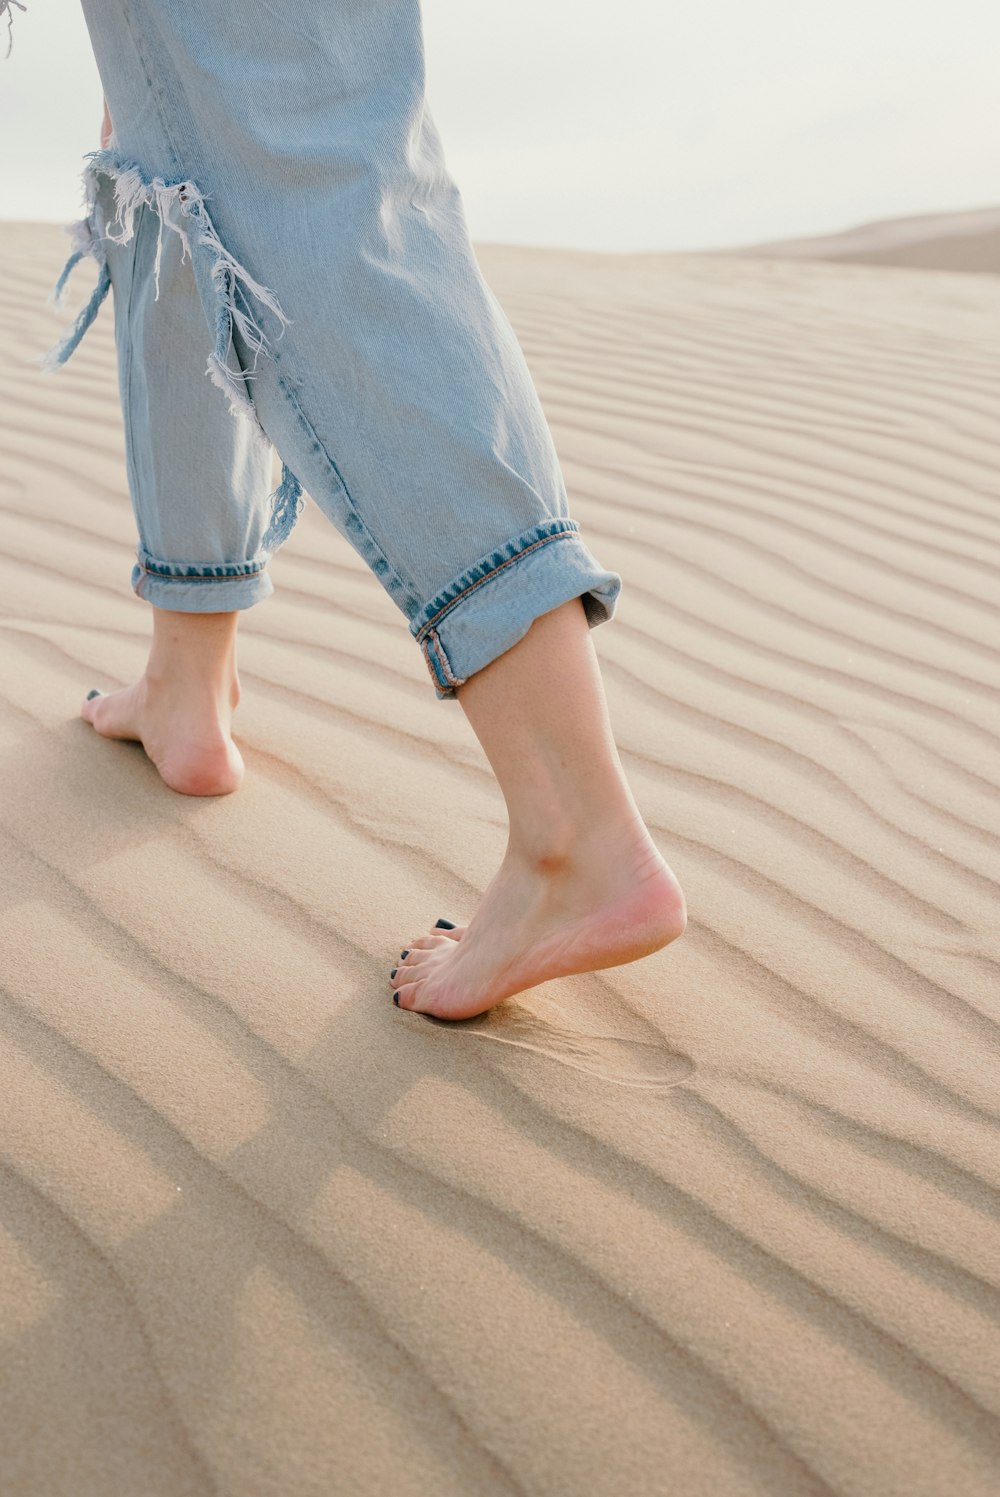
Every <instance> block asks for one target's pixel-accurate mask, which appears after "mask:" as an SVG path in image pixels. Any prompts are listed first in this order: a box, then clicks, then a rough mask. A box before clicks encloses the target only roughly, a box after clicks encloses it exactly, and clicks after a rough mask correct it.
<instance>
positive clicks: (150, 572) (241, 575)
mask: <svg viewBox="0 0 1000 1497" xmlns="http://www.w3.org/2000/svg"><path fill="white" fill-rule="evenodd" d="M136 566H137V567H138V568H139V569H140V571H142V572H145V573H146V576H147V577H158V578H159V580H160V581H161V582H243V581H245V580H246V578H248V577H260V576H262V575H263V574H264V572H266V571H267V564H266V563H261V564H260V565H259V566H254V567H253V568H252V569H251V570H249V571H244V572H223V573H221V574H216V575H214V576H213V575H212V574H211V573H209V572H160V571H157V569H156V567H148V566H147V565H146V563H145V562H144V561H140V560H139V559H138V558H136Z"/></svg>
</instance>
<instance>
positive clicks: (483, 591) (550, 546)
mask: <svg viewBox="0 0 1000 1497" xmlns="http://www.w3.org/2000/svg"><path fill="white" fill-rule="evenodd" d="M621 587H622V579H621V577H620V576H619V575H618V573H617V572H608V571H605V570H604V568H603V567H601V566H599V565H598V563H597V561H596V560H595V559H594V557H593V556H592V555H591V553H590V551H589V550H588V548H587V546H586V545H585V544H584V542H583V540H582V538H581V536H580V527H579V525H578V524H577V522H576V521H575V520H571V519H569V518H568V517H560V518H558V519H553V520H543V521H542V522H541V523H540V524H538V525H535V526H533V527H532V528H531V529H530V530H526V531H524V532H523V533H522V534H521V535H519V536H515V537H514V539H513V540H510V541H507V542H505V544H504V545H503V546H500V547H498V548H497V549H496V550H495V551H492V552H491V553H490V554H489V555H488V556H484V557H483V558H482V559H481V560H480V561H478V562H476V564H475V565H474V566H472V567H470V568H469V569H468V570H467V571H465V572H463V573H462V574H461V575H460V576H459V577H456V578H454V579H453V580H452V581H451V582H450V583H448V585H447V587H445V588H443V589H442V590H441V592H440V593H438V594H437V596H436V597H434V598H433V599H431V601H430V602H429V603H428V604H427V605H426V606H425V607H424V608H423V609H421V611H420V613H419V614H417V616H416V618H414V619H411V621H410V633H411V634H412V635H413V636H414V638H415V639H416V641H417V643H418V644H419V645H420V648H421V650H422V652H423V656H424V661H425V663H426V665H427V669H428V671H429V672H430V677H431V680H432V681H433V683H434V690H435V693H436V695H437V696H438V697H439V698H441V699H446V698H453V697H454V696H455V688H456V687H458V686H463V685H464V684H465V682H466V681H467V680H468V679H469V677H470V676H472V675H474V674H475V673H476V671H479V670H482V668H483V667H484V666H486V665H489V664H490V662H491V661H492V660H495V659H496V658H497V656H499V655H502V654H503V653H504V652H505V651H506V650H509V649H510V648H511V647H512V646H513V645H515V644H517V642H518V640H519V639H523V637H524V635H525V634H527V632H528V630H529V629H530V628H531V625H532V624H533V623H534V621H535V619H536V618H539V617H540V616H541V615H542V614H543V613H550V612H551V611H552V609H554V608H558V607H559V606H560V605H561V604H563V603H568V602H569V601H570V599H572V598H580V599H581V600H582V602H583V607H584V611H585V613H586V616H587V621H588V623H589V624H590V626H591V628H593V627H594V626H595V625H597V624H602V623H605V622H606V621H607V620H609V619H612V618H613V617H614V614H615V608H616V605H617V601H618V596H619V594H620V592H621Z"/></svg>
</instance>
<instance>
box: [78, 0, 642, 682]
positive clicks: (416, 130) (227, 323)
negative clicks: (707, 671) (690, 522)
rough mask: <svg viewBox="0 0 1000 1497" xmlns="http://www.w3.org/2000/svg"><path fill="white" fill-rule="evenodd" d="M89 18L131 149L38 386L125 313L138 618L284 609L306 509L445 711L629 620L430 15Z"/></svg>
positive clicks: (126, 14) (317, 10) (245, 13)
mask: <svg viewBox="0 0 1000 1497" xmlns="http://www.w3.org/2000/svg"><path fill="white" fill-rule="evenodd" d="M83 8H84V12H85V15H86V19H87V25H88V27H89V30H90V36H91V40H92V43H93V47H94V52H95V55H96V58H97V64H98V68H99V70H100V75H101V79H102V82H103V84H104V89H105V92H106V94H107V98H108V103H109V107H110V112H111V117H112V121H113V124H114V136H113V139H112V141H111V144H110V147H109V149H107V150H103V151H94V152H90V153H88V156H87V158H86V166H85V170H84V180H85V183H86V188H87V213H86V217H85V219H84V220H83V221H82V222H81V224H79V225H77V226H76V227H75V236H76V237H75V245H74V250H73V253H72V255H71V256H70V259H69V261H68V262H67V265H66V268H65V270H64V271H63V275H62V276H61V277H60V283H59V288H58V289H59V291H60V293H61V294H63V293H64V288H65V283H66V278H67V277H68V275H69V273H70V271H71V270H72V268H73V266H74V265H75V264H76V263H77V262H78V261H79V260H80V259H81V258H83V257H84V256H85V255H91V256H93V257H94V259H95V260H96V261H97V265H98V280H97V284H96V287H95V290H94V292H93V295H92V296H91V298H90V300H89V302H88V304H87V305H86V306H85V307H84V308H83V310H82V311H81V312H80V314H79V316H78V317H77V319H76V322H75V323H74V325H73V326H72V327H71V328H70V329H69V331H68V332H67V335H66V337H65V339H64V340H63V342H62V343H61V344H60V345H59V347H58V348H56V349H54V350H53V351H52V354H51V355H50V356H49V362H50V363H52V364H60V363H63V362H65V360H66V359H67V358H68V357H69V356H70V354H71V353H72V351H73V349H74V348H75V347H76V345H77V343H78V342H79V341H80V338H81V337H82V336H83V334H84V333H85V331H86V329H87V327H88V326H89V325H90V322H91V321H92V319H93V317H94V316H95V314H96V312H97V311H98V309H99V307H100V305H101V303H102V301H103V300H104V298H105V297H106V295H107V293H108V291H109V290H113V303H114V315H115V333H116V343H117V350H118V369H119V381H120V389H121V399H122V409H123V413H124V422H125V434H126V451H127V462H128V480H129V488H130V493H131V496H132V503H133V508H134V512H135V519H136V526H137V530H138V536H139V543H138V549H137V560H136V564H135V567H134V569H133V573H132V585H133V587H134V589H135V591H136V592H137V593H138V594H139V596H140V597H142V598H145V599H147V600H148V601H149V602H150V603H153V604H155V606H156V607H158V608H165V609H178V610H181V611H183V612H193V613H201V612H219V611H228V610H230V609H240V608H248V607H250V606H251V605H253V604H254V603H257V602H259V601H260V600H261V599H262V598H266V597H267V596H268V595H269V594H270V593H271V591H272V590H273V584H272V582H271V579H270V577H269V575H268V570H267V567H268V561H269V559H270V557H271V556H272V555H273V553H274V551H275V550H276V548H277V547H278V546H279V545H280V544H281V543H282V541H283V540H285V539H286V537H287V536H288V534H289V532H290V530H291V527H292V526H293V525H294V523H295V520H296V518H297V515H298V513H299V510H300V506H301V503H302V499H301V494H302V491H303V489H304V490H305V491H307V492H308V494H309V495H310V496H311V497H312V498H313V499H314V501H315V502H316V503H317V504H318V505H319V507H320V508H321V509H322V511H323V512H324V514H326V515H327V517H328V518H329V519H330V520H332V521H333V523H334V524H335V525H336V526H337V528H338V529H339V530H340V531H341V532H342V533H343V534H344V535H345V536H346V537H347V539H348V540H349V541H350V542H351V544H352V545H353V546H354V547H355V549H356V550H357V551H358V553H359V554H360V555H361V556H362V557H363V559H364V560H365V561H366V562H367V563H368V565H369V567H370V568H371V570H372V571H373V572H374V573H375V575H376V577H377V578H378V579H379V581H380V582H381V583H382V585H383V587H384V588H385V589H386V591H387V592H388V593H389V595H390V597H391V598H392V599H393V600H394V602H395V603H396V604H397V605H398V607H399V608H400V609H401V610H402V612H403V613H404V615H405V616H406V618H407V620H408V621H409V628H410V632H411V634H412V635H413V637H414V639H415V640H416V641H417V643H418V644H419V646H420V647H421V650H422V651H423V655H424V659H425V661H426V664H427V667H428V670H429V672H430V676H431V680H432V682H433V684H434V688H435V691H436V693H437V695H438V696H439V697H441V698H449V697H454V694H455V687H456V686H460V685H461V684H462V683H463V682H464V681H465V680H466V679H467V678H468V677H469V676H471V675H473V674H474V673H475V672H476V671H478V670H480V669H481V668H482V667H483V666H485V665H487V664H489V662H490V661H492V660H494V659H495V658H496V657H497V656H498V655H500V654H502V653H503V652H504V651H505V650H507V649H509V648H510V647H511V646H512V645H513V644H515V643H516V642H517V641H518V640H519V639H520V638H521V637H522V636H523V635H524V634H525V633H527V631H528V629H529V628H530V626H531V624H532V622H533V621H534V619H535V618H537V617H538V616H539V615H540V614H543V613H546V612H548V611H549V610H551V609H553V608H556V607H558V606H559V605H560V604H561V603H564V602H567V601H568V600H569V599H571V598H574V597H580V598H581V599H582V601H583V606H584V609H585V611H586V615H587V618H588V620H589V622H590V624H591V625H592V626H593V625H596V624H599V623H601V622H603V621H604V620H606V619H610V618H611V617H612V616H613V614H614V611H615V605H616V601H617V598H618V594H619V592H620V589H621V578H620V577H619V576H618V575H617V574H616V573H614V572H609V571H605V570H604V569H603V568H602V567H601V566H599V565H598V563H597V561H596V560H595V558H594V557H593V555H592V554H591V552H590V550H589V549H588V547H587V545H586V544H585V543H584V540H583V538H582V535H581V532H580V527H579V525H578V523H577V522H576V521H575V520H573V519H572V518H571V517H570V514H569V505H568V501H567V496H566V487H565V483H564V480H563V476H562V472H561V469H560V464H559V460H558V457H557V455H556V450H555V446H554V444H553V440H552V435H551V432H550V430H549V427H548V424H547V422H546V419H545V416H544V414H543V411H542V408H541V404H540V401H539V398H538V394H537V391H536V389H535V386H534V384H533V382H532V378H531V375H530V373H529V370H528V367H527V364H526V362H525V358H524V355H523V352H522V349H521V347H520V344H519V343H518V340H517V337H516V335H515V333H514V330H513V328H512V326H511V324H510V321H509V320H508V318H507V316H506V314H505V313H504V311H503V310H502V308H501V306H500V304H499V302H498V301H497V298H496V297H495V295H494V294H493V292H492V291H491V289H490V287H489V286H488V285H487V283H486V281H485V279H484V277H483V274H482V272H481V270H480V268H479V265H478V262H477V260H476V257H475V254H474V251H473V248H472V244H471V241H470V238H469V232H468V228H467V224H466V220H465V214H464V208H463V204H462V200H461V197H460V194H459V191H458V188H457V186H456V185H455V182H454V180H453V179H452V177H451V175H450V174H449V171H448V169H447V166H446V164H445V160H444V155H443V151H442V145H441V140H440V137H439V134H438V131H437V129H436V127H435V124H434V122H433V119H432V117H431V113H430V110H429V108H428V104H427V99H426V96H425V87H424V56H423V35H422V23H421V15H420V6H419V0H239V3H227V4H222V3H206V0H83ZM206 375H207V376H208V378H206V377H205V376H206ZM272 448H273V449H276V451H277V453H278V454H279V456H280V459H281V463H282V469H281V473H282V477H281V483H280V485H279V486H278V487H277V489H274V490H273V491H272V482H271V471H272V467H271V464H272Z"/></svg>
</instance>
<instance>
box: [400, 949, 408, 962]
mask: <svg viewBox="0 0 1000 1497" xmlns="http://www.w3.org/2000/svg"><path fill="white" fill-rule="evenodd" d="M409 954H410V948H409V946H407V948H406V950H405V951H401V952H400V953H399V960H400V961H401V962H402V961H405V960H406V958H407V957H408V956H409Z"/></svg>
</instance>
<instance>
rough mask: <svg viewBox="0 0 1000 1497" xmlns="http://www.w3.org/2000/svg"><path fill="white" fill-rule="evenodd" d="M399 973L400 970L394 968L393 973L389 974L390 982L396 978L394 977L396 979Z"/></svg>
mask: <svg viewBox="0 0 1000 1497" xmlns="http://www.w3.org/2000/svg"><path fill="white" fill-rule="evenodd" d="M398 971H399V968H398V967H393V969H392V971H391V972H390V973H389V979H390V981H391V980H392V978H394V977H395V975H396V973H397V972H398Z"/></svg>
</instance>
